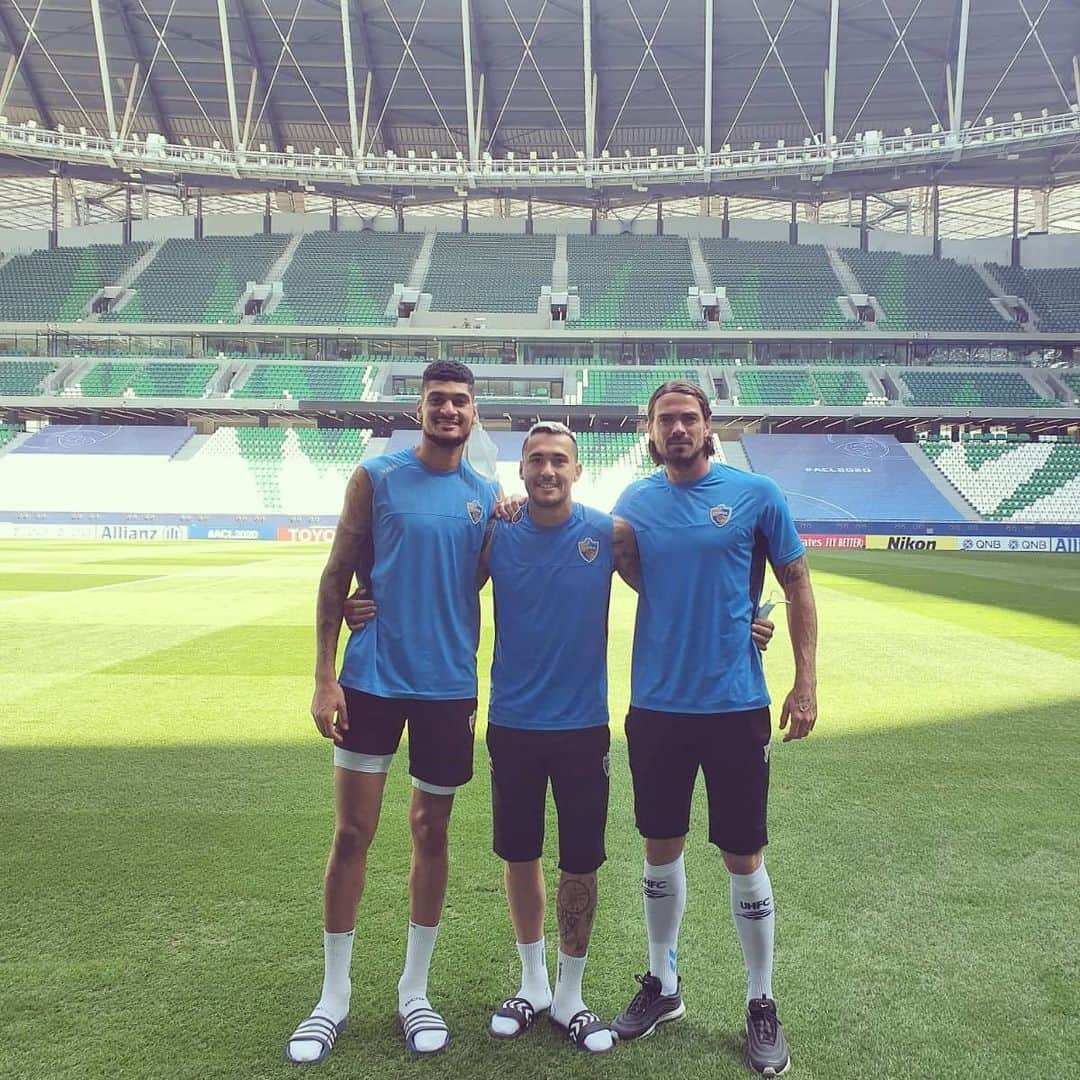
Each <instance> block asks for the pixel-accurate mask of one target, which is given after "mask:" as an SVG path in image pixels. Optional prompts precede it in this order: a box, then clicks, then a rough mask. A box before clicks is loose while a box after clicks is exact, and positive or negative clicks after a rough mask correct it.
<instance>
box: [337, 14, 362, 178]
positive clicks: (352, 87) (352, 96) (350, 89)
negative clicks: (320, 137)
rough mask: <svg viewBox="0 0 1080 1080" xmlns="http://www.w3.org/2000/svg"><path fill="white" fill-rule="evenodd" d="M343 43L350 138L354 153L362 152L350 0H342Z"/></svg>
mask: <svg viewBox="0 0 1080 1080" xmlns="http://www.w3.org/2000/svg"><path fill="white" fill-rule="evenodd" d="M341 43H342V46H343V48H344V52H345V94H346V96H347V97H348V99H349V138H350V139H351V140H352V153H353V156H354V157H355V156H356V155H358V154H359V153H360V130H359V128H358V127H357V124H356V73H355V72H354V71H353V57H352V21H351V19H350V18H349V0H341Z"/></svg>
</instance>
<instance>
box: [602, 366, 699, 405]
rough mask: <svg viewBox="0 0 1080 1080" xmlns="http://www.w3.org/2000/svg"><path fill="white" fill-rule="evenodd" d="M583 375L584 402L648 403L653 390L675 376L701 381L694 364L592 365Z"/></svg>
mask: <svg viewBox="0 0 1080 1080" xmlns="http://www.w3.org/2000/svg"><path fill="white" fill-rule="evenodd" d="M587 370H588V378H587V380H586V379H585V378H584V377H582V395H581V403H582V404H583V405H647V404H648V403H649V397H650V396H651V394H652V392H653V391H654V390H655V389H656V388H657V387H658V386H659V385H660V384H661V383H665V382H668V381H670V380H672V379H682V380H683V381H685V382H691V383H694V385H699V383H700V380H699V378H698V373H697V371H696V370H695V369H694V368H659V367H645V368H588V369H587Z"/></svg>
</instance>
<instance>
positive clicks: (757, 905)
mask: <svg viewBox="0 0 1080 1080" xmlns="http://www.w3.org/2000/svg"><path fill="white" fill-rule="evenodd" d="M772 913H773V907H772V897H771V896H767V897H765V899H764V900H740V901H739V911H738V915H739V918H740V919H750V920H752V921H755V922H756V921H758V920H759V919H767V918H768V917H769V916H770V915H771V914H772Z"/></svg>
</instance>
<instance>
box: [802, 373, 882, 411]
mask: <svg viewBox="0 0 1080 1080" xmlns="http://www.w3.org/2000/svg"><path fill="white" fill-rule="evenodd" d="M810 381H811V382H812V383H813V384H814V386H815V387H817V392H818V398H819V400H820V401H821V404H822V405H862V404H864V403H865V402H866V401H867V400H868V399H869V398H871V397H872V396H873V395H872V393H871V390H870V387H869V386H868V385H867V383H866V380H865V379H864V378H863V375H862V372H860V371H812V372H810Z"/></svg>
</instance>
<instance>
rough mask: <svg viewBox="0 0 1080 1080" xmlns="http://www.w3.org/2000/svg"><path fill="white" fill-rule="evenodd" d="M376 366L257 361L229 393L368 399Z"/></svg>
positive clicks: (233, 394)
mask: <svg viewBox="0 0 1080 1080" xmlns="http://www.w3.org/2000/svg"><path fill="white" fill-rule="evenodd" d="M377 374H378V368H376V367H374V366H373V365H371V364H359V363H356V364H354V363H347V364H334V363H328V362H320V363H314V364H261V363H260V364H256V365H255V366H254V367H253V368H252V370H251V374H250V375H249V376H248V377H247V379H246V380H245V381H244V382H243V384H242V385H240V386H238V387H234V388H233V389H232V390H231V391H230V396H232V397H237V398H280V397H285V396H286V395H288V396H289V397H292V398H298V399H307V400H314V401H370V400H371V399H372V397H373V395H372V387H373V386H374V383H375V377H376V375H377Z"/></svg>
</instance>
